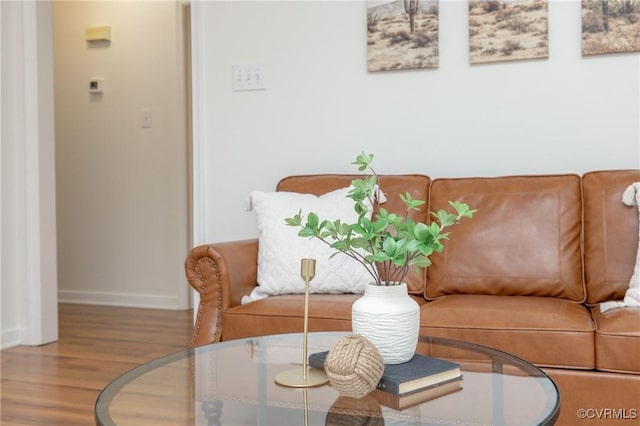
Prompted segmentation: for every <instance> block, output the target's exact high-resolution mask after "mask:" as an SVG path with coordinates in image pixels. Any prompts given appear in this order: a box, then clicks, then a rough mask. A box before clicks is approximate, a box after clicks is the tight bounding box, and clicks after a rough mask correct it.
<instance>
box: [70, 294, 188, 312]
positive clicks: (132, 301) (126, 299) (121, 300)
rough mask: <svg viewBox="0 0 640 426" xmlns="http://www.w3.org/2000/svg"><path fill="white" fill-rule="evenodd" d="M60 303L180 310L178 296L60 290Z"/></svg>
mask: <svg viewBox="0 0 640 426" xmlns="http://www.w3.org/2000/svg"><path fill="white" fill-rule="evenodd" d="M58 302H59V303H78V304H86V305H104V306H123V307H130V308H153V309H172V310H180V309H181V308H180V301H179V300H178V297H177V296H175V297H174V296H155V295H150V294H132V293H104V292H93V291H75V290H58Z"/></svg>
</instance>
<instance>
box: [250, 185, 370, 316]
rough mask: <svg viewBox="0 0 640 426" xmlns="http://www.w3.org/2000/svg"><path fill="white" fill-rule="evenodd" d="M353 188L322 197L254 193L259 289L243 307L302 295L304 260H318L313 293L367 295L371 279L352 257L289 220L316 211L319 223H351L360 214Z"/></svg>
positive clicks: (310, 286)
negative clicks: (351, 194) (306, 233)
mask: <svg viewBox="0 0 640 426" xmlns="http://www.w3.org/2000/svg"><path fill="white" fill-rule="evenodd" d="M349 189H350V188H349V187H347V188H342V189H338V190H335V191H332V192H329V193H327V194H324V195H322V196H319V197H318V196H316V195H312V194H300V193H293V192H262V191H253V192H251V194H250V197H251V200H250V203H251V206H252V209H253V210H254V211H255V213H256V218H257V223H258V235H259V236H258V284H259V285H258V286H257V287H256V288H255V289H254V290H253V291H252V292H251V294H250V295H249V296H245V297H243V299H242V303H248V302H252V301H254V300H259V299H263V298H265V297H268V296H274V295H278V294H299V293H304V290H305V283H304V280H303V279H302V277H301V276H300V260H301V259H303V258H308V259H316V275H315V277H314V278H313V279H312V280H311V282H310V284H309V292H310V293H358V294H360V293H363V292H364V287H365V286H366V284H367V283H369V282H372V281H373V278H372V277H371V276H370V275H369V273H367V271H366V270H365V269H364V267H363V266H362V265H361V264H360V263H358V262H357V261H356V260H354V259H352V258H351V257H349V256H347V255H345V254H342V253H339V254H337V255H336V256H334V257H332V258H330V256H331V255H332V254H333V253H335V251H334V250H333V249H331V248H330V247H329V246H328V245H327V244H325V243H323V242H322V241H320V240H318V239H317V238H311V239H308V238H302V237H299V236H298V232H299V231H300V228H298V227H293V226H289V225H287V224H286V223H285V220H284V219H285V218H287V217H293V216H294V215H296V214H297V213H298V211H299V210H302V213H303V215H304V217H305V218H306V216H307V215H308V214H309V212H314V213H317V214H318V216H319V217H320V219H321V220H325V219H328V220H332V221H333V220H335V219H340V220H341V221H343V222H347V223H353V222H355V221H356V220H357V218H358V215H357V213H356V212H355V210H354V208H353V200H352V199H351V198H347V197H346V195H347V193H348V192H349Z"/></svg>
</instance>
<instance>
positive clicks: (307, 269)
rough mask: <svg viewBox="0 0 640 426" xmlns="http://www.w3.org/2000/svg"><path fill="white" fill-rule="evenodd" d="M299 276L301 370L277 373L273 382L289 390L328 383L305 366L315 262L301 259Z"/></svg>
mask: <svg viewBox="0 0 640 426" xmlns="http://www.w3.org/2000/svg"><path fill="white" fill-rule="evenodd" d="M300 275H301V276H302V278H303V279H304V281H305V289H304V332H303V343H302V345H303V347H302V369H300V368H297V369H293V370H286V371H283V372H281V373H278V374H277V375H276V378H275V382H276V383H277V384H279V385H282V386H288V387H291V388H308V387H312V386H320V385H323V384H325V383H327V382H328V381H329V378H328V377H327V373H325V372H324V371H322V370H318V369H316V368H309V367H308V366H307V335H308V334H309V281H311V280H312V279H313V277H314V276H315V275H316V260H315V259H302V260H301V261H300Z"/></svg>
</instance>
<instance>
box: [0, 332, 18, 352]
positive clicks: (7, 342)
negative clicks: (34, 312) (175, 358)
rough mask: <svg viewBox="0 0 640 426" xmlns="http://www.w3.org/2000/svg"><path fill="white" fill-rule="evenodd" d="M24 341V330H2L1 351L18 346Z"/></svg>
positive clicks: (0, 336) (0, 338) (0, 337)
mask: <svg viewBox="0 0 640 426" xmlns="http://www.w3.org/2000/svg"><path fill="white" fill-rule="evenodd" d="M21 341H22V330H21V329H19V328H14V329H13V330H2V333H1V335H0V349H9V348H12V347H14V346H18V345H19V344H20V342H21Z"/></svg>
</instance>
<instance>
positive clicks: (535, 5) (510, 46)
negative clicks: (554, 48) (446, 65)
mask: <svg viewBox="0 0 640 426" xmlns="http://www.w3.org/2000/svg"><path fill="white" fill-rule="evenodd" d="M547 10H548V9H547V0H470V1H469V62H470V63H472V64H477V63H486V62H501V61H515V60H523V59H541V58H548V57H549V36H548V34H549V26H548V12H547Z"/></svg>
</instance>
